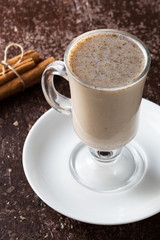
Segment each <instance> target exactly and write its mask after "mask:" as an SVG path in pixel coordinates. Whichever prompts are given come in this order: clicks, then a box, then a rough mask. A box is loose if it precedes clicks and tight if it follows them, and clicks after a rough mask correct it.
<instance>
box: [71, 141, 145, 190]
mask: <svg viewBox="0 0 160 240" xmlns="http://www.w3.org/2000/svg"><path fill="white" fill-rule="evenodd" d="M114 151H116V153H115V158H113V157H112V156H110V154H109V153H111V155H112V151H107V152H104V151H103V152H100V151H96V150H95V149H90V148H89V147H88V146H87V145H85V144H83V143H79V144H78V145H77V146H76V147H75V148H74V149H73V151H72V153H71V156H70V169H71V172H72V175H73V177H74V178H75V179H76V181H78V182H79V183H80V184H82V185H83V186H85V187H87V188H89V189H92V190H95V191H98V192H113V191H116V192H117V191H124V190H127V189H130V188H131V187H133V186H135V185H136V184H138V182H139V181H140V180H141V179H142V177H143V175H144V172H145V167H146V155H145V153H144V152H143V150H142V149H141V148H140V147H139V146H138V145H135V144H134V145H131V144H128V145H127V146H125V147H123V148H122V151H120V150H113V152H114ZM96 153H97V154H96ZM108 156H109V157H108Z"/></svg>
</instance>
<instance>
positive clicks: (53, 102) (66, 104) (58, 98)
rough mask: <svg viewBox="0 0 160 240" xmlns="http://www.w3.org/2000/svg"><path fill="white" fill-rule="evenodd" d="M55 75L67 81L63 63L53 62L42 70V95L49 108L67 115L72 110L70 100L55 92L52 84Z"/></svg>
mask: <svg viewBox="0 0 160 240" xmlns="http://www.w3.org/2000/svg"><path fill="white" fill-rule="evenodd" d="M55 75H57V76H61V77H63V78H64V79H66V80H67V81H68V76H67V72H66V67H65V64H64V62H62V61H54V62H52V63H50V64H49V65H48V66H47V67H46V69H45V70H44V72H43V74H42V79H41V85H42V91H43V94H44V96H45V98H46V101H47V102H48V104H49V105H50V106H51V107H53V108H54V109H55V110H57V111H59V112H61V113H64V114H67V115H69V114H71V109H72V105H71V98H68V97H65V96H63V95H62V94H60V93H59V92H58V91H57V90H56V88H55V84H54V76H55Z"/></svg>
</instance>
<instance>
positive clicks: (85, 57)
mask: <svg viewBox="0 0 160 240" xmlns="http://www.w3.org/2000/svg"><path fill="white" fill-rule="evenodd" d="M69 63H70V67H71V70H72V72H73V73H74V74H75V75H76V76H77V77H78V78H79V79H80V80H82V81H84V82H86V83H88V84H91V85H94V86H96V87H108V88H111V87H119V86H123V85H126V84H129V83H131V82H132V81H134V80H135V79H136V78H137V77H138V76H139V75H140V74H141V73H142V71H143V70H144V67H145V57H144V54H143V52H142V50H141V48H140V47H139V46H138V44H136V43H135V42H134V41H133V40H131V39H129V38H128V37H125V36H123V35H121V34H111V33H101V34H95V35H92V36H88V37H86V38H85V39H82V40H80V41H79V42H78V43H77V44H76V45H75V46H74V47H73V48H72V50H71V53H70V58H69Z"/></svg>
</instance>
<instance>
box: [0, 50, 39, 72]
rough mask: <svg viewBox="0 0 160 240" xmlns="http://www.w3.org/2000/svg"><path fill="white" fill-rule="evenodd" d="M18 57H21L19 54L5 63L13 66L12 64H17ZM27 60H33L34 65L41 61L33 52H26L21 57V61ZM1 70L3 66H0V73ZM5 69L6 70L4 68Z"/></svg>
mask: <svg viewBox="0 0 160 240" xmlns="http://www.w3.org/2000/svg"><path fill="white" fill-rule="evenodd" d="M20 57H21V54H19V55H17V56H16V57H13V58H11V59H9V60H8V61H7V63H8V64H9V65H11V66H14V64H16V63H17V62H18V60H19V59H20ZM27 58H33V60H34V62H36V63H37V62H39V61H41V60H42V58H41V57H40V55H39V54H38V53H37V52H35V51H33V50H28V51H27V52H25V53H24V55H23V58H22V61H24V60H26V59H27ZM22 61H21V62H22ZM2 69H3V65H2V64H0V72H1V71H2ZM5 69H7V68H6V67H5Z"/></svg>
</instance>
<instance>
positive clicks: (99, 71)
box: [42, 29, 150, 193]
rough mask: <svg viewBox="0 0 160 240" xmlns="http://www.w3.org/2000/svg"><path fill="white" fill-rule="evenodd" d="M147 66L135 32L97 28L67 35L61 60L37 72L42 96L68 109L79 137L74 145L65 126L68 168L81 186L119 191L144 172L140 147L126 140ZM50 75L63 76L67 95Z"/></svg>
mask: <svg viewBox="0 0 160 240" xmlns="http://www.w3.org/2000/svg"><path fill="white" fill-rule="evenodd" d="M149 67H150V54H149V51H148V49H147V47H146V46H145V44H144V43H143V42H141V41H140V40H139V39H137V38H136V37H135V36H133V35H130V34H128V33H126V32H123V31H118V30H114V29H98V30H93V31H89V32H86V33H84V34H82V35H80V36H78V37H76V38H75V39H73V40H72V41H71V43H70V44H69V45H68V47H67V48H66V51H65V54H64V62H62V61H55V62H53V63H51V64H50V65H49V66H48V67H47V68H46V70H45V72H44V73H43V76H42V89H43V92H44V95H45V97H46V100H47V101H48V103H49V104H50V105H51V106H52V107H53V108H55V109H56V110H58V111H59V112H61V113H65V114H71V116H72V121H73V127H74V129H75V132H76V133H77V135H78V136H79V138H80V139H81V142H79V143H78V144H76V145H75V141H74V138H72V137H74V134H72V131H71V132H70V133H69V134H68V131H70V130H71V129H70V128H68V129H66V131H65V132H66V134H68V135H67V136H68V141H72V140H73V141H72V142H70V145H69V149H68V150H67V151H70V150H71V149H70V146H71V144H72V147H73V148H72V150H71V152H70V155H68V163H69V166H70V171H71V174H72V176H73V177H74V178H75V180H76V181H77V182H78V183H80V184H81V185H83V187H87V188H89V189H92V190H95V191H97V192H108V193H110V192H112V191H120V192H121V191H123V190H126V189H129V188H131V187H133V186H135V185H137V184H138V183H139V181H140V180H141V179H142V177H143V176H144V173H145V162H146V161H145V157H144V156H145V153H144V152H143V149H142V148H140V147H139V144H136V143H134V142H132V143H129V142H130V141H131V140H132V139H133V138H134V136H135V135H136V132H137V128H138V120H139V119H138V118H139V107H140V103H141V99H142V94H143V88H144V83H145V79H146V76H147V73H148V70H149ZM55 75H59V76H62V77H64V78H65V79H66V80H68V81H69V86H70V90H71V98H67V97H65V96H63V95H61V94H60V93H59V92H58V91H57V90H56V88H55V85H54V76H55ZM67 126H68V125H67V124H65V128H67ZM60 140H61V139H60ZM58 142H59V141H58ZM62 142H63V141H62ZM135 142H136V139H135ZM128 143H129V144H128ZM62 148H63V146H62ZM67 154H68V153H67ZM65 158H66V156H65ZM126 169H127V171H126Z"/></svg>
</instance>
